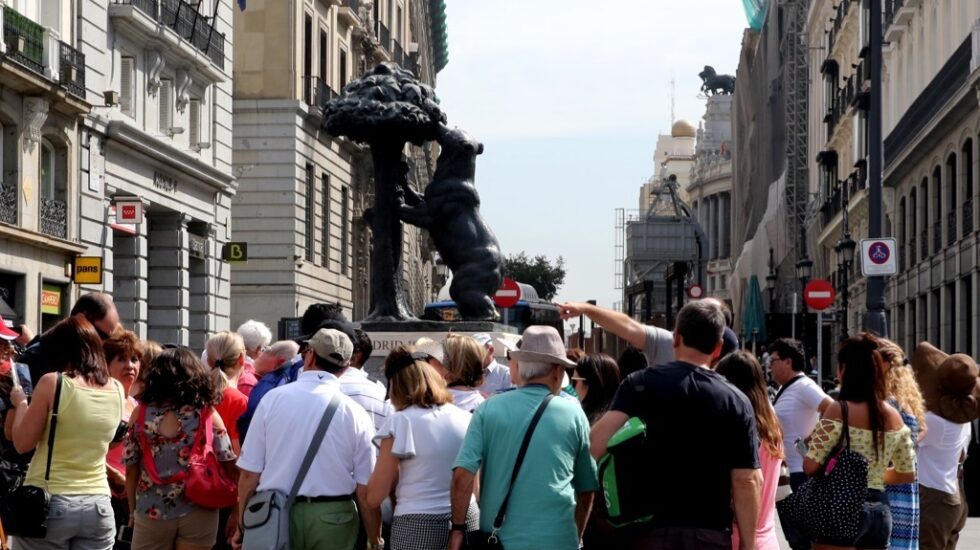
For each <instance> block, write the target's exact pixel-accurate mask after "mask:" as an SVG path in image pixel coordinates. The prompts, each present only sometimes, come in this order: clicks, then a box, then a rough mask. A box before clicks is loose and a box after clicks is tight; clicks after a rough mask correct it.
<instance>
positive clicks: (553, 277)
mask: <svg viewBox="0 0 980 550" xmlns="http://www.w3.org/2000/svg"><path fill="white" fill-rule="evenodd" d="M504 275H506V276H507V277H510V278H511V279H514V280H515V281H517V282H519V283H525V284H529V285H531V286H533V287H534V290H536V291H537V292H538V297H540V298H541V299H542V300H551V299H553V298H554V297H555V295H556V294H558V289H559V288H561V285H562V284H564V282H565V259H564V258H562V257H561V256H558V259H557V260H555V262H554V263H552V262H551V261H550V260H548V258H547V257H545V255H544V254H539V255H537V256H535V257H534V258H529V257H528V256H527V254H526V253H524V252H523V251H522V252H521V253H520V254H513V255H510V256H508V257H507V259H505V260H504Z"/></svg>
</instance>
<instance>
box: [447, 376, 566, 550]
mask: <svg viewBox="0 0 980 550" xmlns="http://www.w3.org/2000/svg"><path fill="white" fill-rule="evenodd" d="M552 397H554V395H553V394H550V393H549V394H548V395H546V396H545V398H544V401H542V402H541V404H540V405H538V410H537V411H535V412H534V417H533V418H531V423H530V424H529V425H528V427H527V431H526V432H524V440H523V441H521V449H520V450H519V451H517V460H515V461H514V473H512V474H511V475H510V486H509V487H507V494H506V495H504V500H503V502H501V503H500V509H499V510H497V517H496V518H494V520H493V530H492V531H491V532H489V533H487V532H486V531H472V532H470V533H467V534H466V548H467V550H504V545H503V544H502V543H501V542H500V539H499V538H498V537H497V532H498V531H500V527H501V526H503V524H504V518H505V517H506V515H507V502H508V501H509V500H510V492H511V490H512V489H513V488H514V482H515V481H517V473H518V472H519V471H520V470H521V464H523V463H524V455H525V454H527V447H528V445H529V444H530V443H531V435H532V434H534V428H535V427H537V425H538V421H539V420H541V416H542V415H543V414H544V410H545V409H546V408H548V403H549V402H550V401H551V398H552Z"/></svg>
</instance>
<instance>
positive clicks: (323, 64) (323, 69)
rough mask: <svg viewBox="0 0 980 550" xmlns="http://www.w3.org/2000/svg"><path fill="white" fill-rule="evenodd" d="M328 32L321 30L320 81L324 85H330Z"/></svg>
mask: <svg viewBox="0 0 980 550" xmlns="http://www.w3.org/2000/svg"><path fill="white" fill-rule="evenodd" d="M328 44H329V42H327V31H326V30H324V29H320V79H321V80H323V82H324V84H330V75H329V74H328V73H327V60H328V59H329V56H330V54H329V53H327V52H328Z"/></svg>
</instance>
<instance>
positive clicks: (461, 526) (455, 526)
mask: <svg viewBox="0 0 980 550" xmlns="http://www.w3.org/2000/svg"><path fill="white" fill-rule="evenodd" d="M449 530H450V531H462V532H464V533H465V532H466V531H467V528H466V524H465V523H452V522H451V521H450V523H449Z"/></svg>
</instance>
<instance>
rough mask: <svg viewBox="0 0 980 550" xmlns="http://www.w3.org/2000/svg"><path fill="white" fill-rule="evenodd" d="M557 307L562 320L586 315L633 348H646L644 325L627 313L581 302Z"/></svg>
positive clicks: (566, 303) (567, 303)
mask: <svg viewBox="0 0 980 550" xmlns="http://www.w3.org/2000/svg"><path fill="white" fill-rule="evenodd" d="M556 305H557V306H558V311H559V313H560V314H561V318H562V319H571V318H572V317H578V316H580V315H585V316H586V317H588V318H589V319H591V320H593V321H595V324H597V325H599V326H600V327H602V328H603V329H604V330H607V331H609V332H611V333H613V334H615V335H616V336H619V337H620V338H622V339H623V340H626V341H627V342H629V343H630V344H632V345H633V346H635V347H638V348H640V349H644V348H645V347H646V338H647V336H646V330H645V329H644V328H643V324H642V323H640V322H639V321H637V320H636V319H633V318H632V317H630V316H629V315H626V314H625V313H620V312H618V311H613V310H611V309H606V308H602V307H599V306H594V305H592V304H585V303H581V302H565V303H564V304H556Z"/></svg>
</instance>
